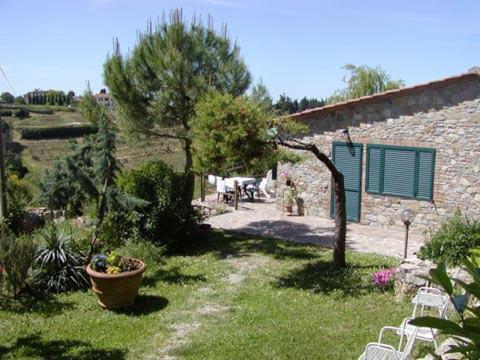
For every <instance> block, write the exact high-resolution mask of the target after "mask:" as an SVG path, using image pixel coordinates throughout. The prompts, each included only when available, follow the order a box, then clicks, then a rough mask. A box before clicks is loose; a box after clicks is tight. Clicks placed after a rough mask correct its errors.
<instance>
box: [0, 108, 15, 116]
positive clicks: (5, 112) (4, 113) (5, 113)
mask: <svg viewBox="0 0 480 360" xmlns="http://www.w3.org/2000/svg"><path fill="white" fill-rule="evenodd" d="M12 115H13V112H12V110H3V109H2V110H0V116H12Z"/></svg>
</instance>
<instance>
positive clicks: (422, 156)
mask: <svg viewBox="0 0 480 360" xmlns="http://www.w3.org/2000/svg"><path fill="white" fill-rule="evenodd" d="M434 160H435V153H434V152H433V151H419V152H418V192H417V197H418V198H419V199H425V200H432V196H433V189H432V187H433V171H434V170H433V169H434V165H433V164H434Z"/></svg>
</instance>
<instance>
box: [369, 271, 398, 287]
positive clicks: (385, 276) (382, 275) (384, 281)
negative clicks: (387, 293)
mask: <svg viewBox="0 0 480 360" xmlns="http://www.w3.org/2000/svg"><path fill="white" fill-rule="evenodd" d="M395 271H396V270H395V268H391V269H384V270H380V271H378V272H376V273H373V276H372V282H373V285H374V286H376V287H379V288H382V289H384V288H386V287H388V286H389V285H390V284H391V283H392V280H393V276H394V275H395Z"/></svg>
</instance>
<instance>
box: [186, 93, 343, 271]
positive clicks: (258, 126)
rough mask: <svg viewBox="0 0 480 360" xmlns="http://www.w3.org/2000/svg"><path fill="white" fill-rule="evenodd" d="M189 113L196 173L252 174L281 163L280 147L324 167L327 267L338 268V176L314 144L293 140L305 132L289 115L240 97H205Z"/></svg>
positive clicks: (340, 226)
mask: <svg viewBox="0 0 480 360" xmlns="http://www.w3.org/2000/svg"><path fill="white" fill-rule="evenodd" d="M195 111H196V114H197V115H196V118H195V121H194V122H193V124H194V125H193V128H192V132H193V135H194V137H193V138H194V149H195V157H194V163H195V168H196V169H197V170H198V171H202V172H207V171H208V172H215V173H218V174H222V175H230V174H232V173H233V172H237V171H238V172H250V173H254V172H256V171H258V170H259V169H262V168H263V169H265V167H266V166H268V165H271V164H272V163H273V162H274V161H276V160H279V159H285V153H284V152H283V151H282V150H281V147H286V148H289V149H294V150H301V151H308V152H310V153H312V154H313V155H315V157H316V158H317V159H318V160H320V161H321V162H322V163H323V164H325V166H326V167H327V168H328V170H329V171H330V172H331V173H332V177H333V184H334V203H335V208H336V212H335V237H334V246H333V265H334V266H335V267H344V266H345V238H346V232H347V221H346V207H345V186H344V178H343V174H342V173H341V172H340V171H338V170H337V168H336V167H335V164H333V162H332V161H331V160H330V159H329V158H328V156H327V155H325V154H324V153H323V152H321V151H320V150H319V149H318V147H317V146H316V145H315V144H314V143H309V144H306V143H302V142H300V141H298V140H295V139H294V137H293V136H295V135H299V134H302V133H305V132H307V131H308V128H307V127H306V126H305V125H303V124H300V123H298V122H295V121H293V120H292V119H291V118H289V117H284V118H278V117H274V116H273V115H272V114H271V113H265V112H264V111H263V110H262V108H261V106H260V105H259V104H258V103H255V102H252V101H250V100H248V99H247V98H245V97H238V98H234V97H233V96H231V95H222V94H218V93H211V94H209V95H208V96H206V97H205V98H204V99H203V100H202V101H201V102H199V103H198V104H197V106H196V108H195ZM233 169H236V170H233Z"/></svg>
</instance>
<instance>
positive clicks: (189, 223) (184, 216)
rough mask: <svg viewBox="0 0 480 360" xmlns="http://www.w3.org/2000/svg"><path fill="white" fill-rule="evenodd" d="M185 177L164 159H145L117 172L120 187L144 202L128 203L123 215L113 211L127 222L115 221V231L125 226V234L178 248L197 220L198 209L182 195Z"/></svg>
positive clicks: (189, 237)
mask: <svg viewBox="0 0 480 360" xmlns="http://www.w3.org/2000/svg"><path fill="white" fill-rule="evenodd" d="M186 180H187V179H186V177H185V176H184V175H183V174H180V173H176V172H174V170H173V169H172V168H171V167H170V166H168V165H167V164H166V163H164V162H163V161H156V162H150V163H146V164H144V165H141V166H140V167H139V168H137V169H134V170H132V171H130V172H129V173H126V174H124V175H122V176H120V177H119V179H118V181H117V183H118V188H119V190H120V191H121V192H123V193H124V194H126V195H127V196H130V197H133V198H136V199H139V200H140V201H141V200H143V203H142V202H140V203H138V204H137V205H135V206H129V207H127V208H126V209H125V210H124V214H123V215H118V214H117V215H116V216H120V217H123V219H124V220H125V221H126V222H128V224H129V225H127V223H122V224H118V222H116V223H112V224H111V225H113V226H114V228H115V231H116V232H117V233H118V234H122V232H124V231H125V230H127V231H128V234H124V235H127V236H128V237H135V238H141V239H145V240H147V241H150V242H152V243H153V244H155V245H165V246H166V247H167V248H168V249H170V250H178V249H179V248H180V247H181V246H183V245H185V243H186V242H187V241H188V240H190V239H191V235H192V234H193V232H194V230H195V229H196V225H197V222H198V221H199V214H198V212H196V211H195V210H194V209H193V207H192V205H191V204H190V203H188V201H187V200H186V198H185V191H184V189H185V186H186ZM112 216H114V215H112ZM117 224H118V225H119V226H117Z"/></svg>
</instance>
